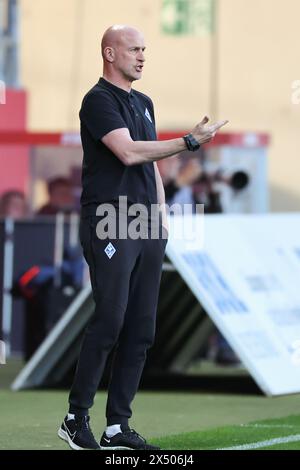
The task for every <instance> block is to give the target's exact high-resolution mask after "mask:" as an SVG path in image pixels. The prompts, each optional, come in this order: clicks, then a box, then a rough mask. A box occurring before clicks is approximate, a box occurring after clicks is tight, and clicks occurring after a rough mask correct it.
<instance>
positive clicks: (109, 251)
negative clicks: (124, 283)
mask: <svg viewBox="0 0 300 470" xmlns="http://www.w3.org/2000/svg"><path fill="white" fill-rule="evenodd" d="M104 251H105V253H106V255H107V256H108V258H109V259H110V258H112V257H113V256H114V254H115V252H116V251H117V250H116V249H115V247H114V246H113V244H112V243H109V244H108V245H107V247H106V248H105V250H104Z"/></svg>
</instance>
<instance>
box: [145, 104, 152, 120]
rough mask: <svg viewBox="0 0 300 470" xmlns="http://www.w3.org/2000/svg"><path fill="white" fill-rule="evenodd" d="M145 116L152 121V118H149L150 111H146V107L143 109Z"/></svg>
mask: <svg viewBox="0 0 300 470" xmlns="http://www.w3.org/2000/svg"><path fill="white" fill-rule="evenodd" d="M145 116H146V118H147V119H149V121H150V122H151V123H152V119H151V116H150V113H149V111H148V108H146V109H145Z"/></svg>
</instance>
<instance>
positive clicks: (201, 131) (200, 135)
mask: <svg viewBox="0 0 300 470" xmlns="http://www.w3.org/2000/svg"><path fill="white" fill-rule="evenodd" d="M208 121H209V118H208V117H207V116H205V117H204V118H203V119H202V121H201V122H199V124H197V125H196V126H195V127H194V129H193V130H192V132H191V133H192V135H193V136H194V137H195V139H196V140H197V141H198V143H199V144H200V145H201V144H206V143H207V142H210V141H211V140H212V139H213V138H214V136H215V135H216V133H217V131H218V130H219V129H221V127H223V126H225V125H226V124H227V123H228V122H229V121H227V120H226V121H217V122H216V123H215V124H211V125H210V126H206V124H207V123H208Z"/></svg>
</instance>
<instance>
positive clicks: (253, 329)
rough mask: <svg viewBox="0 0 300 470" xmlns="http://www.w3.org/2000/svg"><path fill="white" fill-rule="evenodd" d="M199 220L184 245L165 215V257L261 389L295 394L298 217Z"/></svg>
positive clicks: (298, 369)
mask: <svg viewBox="0 0 300 470" xmlns="http://www.w3.org/2000/svg"><path fill="white" fill-rule="evenodd" d="M195 217H198V216H195ZM199 217H201V216H199ZM202 218H203V217H202ZM204 221H205V222H204V242H203V234H202V233H201V231H200V232H199V240H198V243H197V242H195V240H193V242H192V243H191V241H190V240H186V241H185V240H182V239H178V237H175V236H173V234H176V233H179V232H180V230H181V231H182V232H184V230H183V228H182V225H183V218H182V217H180V216H174V217H171V218H170V227H171V228H170V238H169V242H168V245H167V255H168V257H169V258H170V260H171V261H172V263H173V264H174V265H175V267H176V268H177V270H178V271H179V272H180V274H181V275H182V277H183V278H184V279H185V281H186V283H187V284H188V285H189V287H190V288H191V290H192V291H193V293H194V294H195V296H196V297H197V298H198V299H199V302H200V303H201V304H202V305H203V307H204V308H205V310H206V312H207V313H208V315H210V317H211V318H212V320H213V321H214V323H215V324H216V326H217V327H218V328H219V330H220V331H221V332H222V334H223V335H224V336H225V338H226V339H227V340H228V342H229V343H230V344H231V346H232V347H233V349H234V350H235V351H236V353H237V354H238V356H239V357H240V359H241V360H242V362H243V363H244V365H245V367H247V369H248V370H249V372H250V373H251V375H252V376H253V378H254V380H255V381H256V382H257V384H258V385H259V386H260V388H261V389H262V390H263V391H264V392H265V393H266V394H267V395H281V394H288V393H297V392H300V282H299V281H300V214H268V215H206V216H205V218H204ZM185 223H187V222H185Z"/></svg>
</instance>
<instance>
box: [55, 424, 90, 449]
mask: <svg viewBox="0 0 300 470" xmlns="http://www.w3.org/2000/svg"><path fill="white" fill-rule="evenodd" d="M57 435H58V437H60V439H62V440H63V441H66V442H67V443H68V444H69V446H70V447H71V449H72V450H85V449H83V448H82V447H79V446H77V445H76V444H74V442H73V441H72V439H70V436H69V435H68V433H67V432H66V431H64V430H63V429H62V428H59V430H58V432H57Z"/></svg>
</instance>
